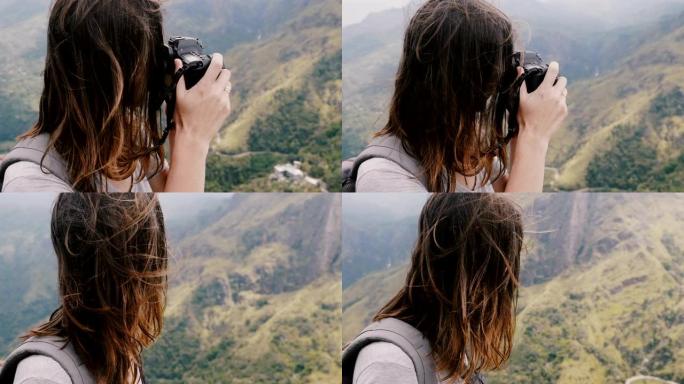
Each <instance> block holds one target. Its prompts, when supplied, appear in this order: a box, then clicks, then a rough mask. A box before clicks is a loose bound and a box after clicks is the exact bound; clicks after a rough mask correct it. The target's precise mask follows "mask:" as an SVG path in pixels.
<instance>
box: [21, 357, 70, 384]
mask: <svg viewBox="0 0 684 384" xmlns="http://www.w3.org/2000/svg"><path fill="white" fill-rule="evenodd" d="M13 384H72V382H71V379H70V378H69V374H68V373H67V372H66V371H65V370H64V368H62V367H61V366H60V365H59V363H58V362H57V361H55V360H53V359H52V358H50V357H47V356H40V355H35V356H29V357H27V358H25V359H24V360H22V361H21V362H20V363H19V365H17V371H16V372H15V374H14V382H13Z"/></svg>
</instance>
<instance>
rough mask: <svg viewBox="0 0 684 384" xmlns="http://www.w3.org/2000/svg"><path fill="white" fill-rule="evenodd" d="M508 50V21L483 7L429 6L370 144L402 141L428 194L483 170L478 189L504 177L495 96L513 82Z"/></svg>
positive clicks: (470, 1) (458, 2)
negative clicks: (384, 139)
mask: <svg viewBox="0 0 684 384" xmlns="http://www.w3.org/2000/svg"><path fill="white" fill-rule="evenodd" d="M513 49H514V34H513V27H512V24H511V22H510V21H509V19H508V18H507V17H506V15H504V14H503V13H502V12H501V11H499V10H498V9H497V8H496V7H494V6H492V5H491V4H489V3H487V2H486V1H484V0H428V1H427V2H426V3H425V4H424V5H423V6H422V7H421V8H420V9H419V10H418V11H417V13H416V14H415V15H414V16H413V18H412V19H411V22H410V24H409V26H408V28H407V30H406V36H405V39H404V48H403V55H402V59H401V63H400V64H399V70H398V73H397V77H396V80H395V91H394V96H393V98H392V102H391V106H390V111H389V119H388V122H387V124H386V125H385V127H384V128H383V129H382V130H381V131H380V132H378V133H377V134H376V137H377V136H384V135H394V136H396V137H397V138H399V139H400V140H401V142H402V144H403V147H404V150H406V152H407V153H409V154H411V155H412V156H413V157H415V158H416V159H417V160H418V161H419V162H420V164H421V165H422V167H423V169H424V171H425V176H426V179H427V184H428V185H427V188H428V190H430V191H432V192H454V191H456V189H457V177H458V176H457V175H458V174H461V175H463V176H466V177H472V176H476V175H478V174H480V173H482V172H483V171H484V176H485V177H484V178H483V180H482V186H484V185H485V184H487V183H489V182H491V181H492V180H496V179H497V178H499V177H500V176H502V175H503V173H504V172H505V169H506V167H507V164H508V156H507V149H506V146H505V145H502V141H503V138H504V137H505V134H504V128H505V124H506V109H505V102H504V100H503V97H500V94H501V93H503V92H504V91H505V90H507V89H508V88H510V87H511V86H512V85H513V83H514V82H515V78H516V75H517V74H516V71H515V68H513V66H512V62H513V61H512V60H513V54H514V50H513ZM496 158H498V159H499V161H501V163H502V164H501V165H502V167H501V169H500V172H499V173H496V171H495V164H494V162H495V159H496ZM475 187H476V185H473V186H472V188H473V189H474V188H475Z"/></svg>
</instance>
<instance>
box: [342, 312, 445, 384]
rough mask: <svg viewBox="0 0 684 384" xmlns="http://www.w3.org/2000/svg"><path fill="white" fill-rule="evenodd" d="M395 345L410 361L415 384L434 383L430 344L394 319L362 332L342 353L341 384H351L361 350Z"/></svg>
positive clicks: (419, 334) (433, 365)
mask: <svg viewBox="0 0 684 384" xmlns="http://www.w3.org/2000/svg"><path fill="white" fill-rule="evenodd" d="M375 342H387V343H392V344H394V345H396V346H397V347H399V348H401V350H402V351H404V353H406V354H407V355H408V356H409V357H410V358H411V361H412V362H413V366H414V368H415V370H416V376H417V377H418V384H438V380H437V372H436V368H435V363H434V360H433V359H432V356H431V351H432V349H431V348H430V343H429V342H428V341H427V340H426V339H425V338H424V337H423V335H422V334H421V333H420V331H418V330H417V329H415V328H414V327H412V326H411V325H409V324H407V323H405V322H403V321H401V320H397V319H384V320H382V321H379V322H376V323H373V324H371V325H370V326H369V327H368V328H366V329H364V330H363V332H361V334H359V336H358V337H357V338H356V339H354V341H352V342H351V343H350V344H349V345H348V346H347V347H346V348H345V349H344V351H343V352H342V384H352V382H353V379H354V366H355V365H356V358H357V357H358V355H359V353H360V352H361V350H362V349H363V348H364V347H366V346H368V345H369V344H371V343H375Z"/></svg>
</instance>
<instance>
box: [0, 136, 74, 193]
mask: <svg viewBox="0 0 684 384" xmlns="http://www.w3.org/2000/svg"><path fill="white" fill-rule="evenodd" d="M49 140H50V136H49V135H47V134H41V135H38V136H36V137H29V138H26V139H22V140H21V141H19V142H18V143H17V145H15V146H14V148H12V150H11V151H10V152H9V153H8V154H7V156H6V157H5V159H4V160H3V161H2V162H0V191H2V185H3V183H4V181H5V172H6V171H7V168H9V167H10V166H11V165H13V164H16V163H19V162H22V161H28V162H31V163H34V164H38V165H40V166H41V168H42V170H43V171H44V172H49V173H51V174H52V175H54V176H56V177H58V178H59V179H60V180H62V181H64V182H65V183H67V184H69V185H71V181H70V177H69V172H68V171H67V166H66V163H65V162H64V160H63V159H62V157H61V156H60V155H59V154H58V153H57V152H55V151H54V150H50V151H48V150H47V148H48V142H49ZM46 152H47V155H46ZM43 157H45V158H44V159H43Z"/></svg>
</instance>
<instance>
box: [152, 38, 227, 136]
mask: <svg viewBox="0 0 684 384" xmlns="http://www.w3.org/2000/svg"><path fill="white" fill-rule="evenodd" d="M159 50H160V51H159V52H158V54H157V57H158V58H159V59H160V60H161V63H159V64H158V68H159V69H160V71H159V72H158V73H157V75H156V76H155V77H153V79H152V86H151V87H152V89H156V92H154V93H153V95H152V101H151V103H152V105H153V106H154V108H153V109H155V110H156V109H160V110H161V106H162V103H164V102H166V128H165V129H164V132H162V135H161V138H160V140H159V142H158V143H157V146H162V145H164V142H166V139H167V138H168V136H169V133H170V132H171V130H173V129H174V127H175V125H176V124H175V121H174V120H173V115H174V111H175V108H176V86H177V85H178V81H179V80H180V78H181V77H183V78H185V88H186V89H191V88H192V87H194V86H195V85H197V83H199V81H200V80H202V78H203V77H204V75H205V74H206V73H207V69H209V65H210V64H211V59H212V58H211V56H209V55H206V54H204V46H203V45H202V42H201V41H200V39H197V38H194V37H172V38H171V39H170V40H169V42H168V44H165V45H163V46H162V47H159ZM176 59H179V60H180V61H181V63H182V67H181V69H179V70H176V65H175V62H174V61H175V60H176ZM224 68H225V66H224Z"/></svg>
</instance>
